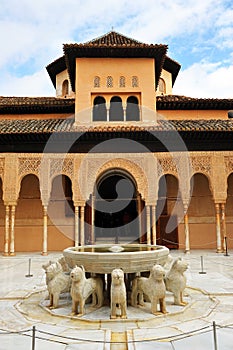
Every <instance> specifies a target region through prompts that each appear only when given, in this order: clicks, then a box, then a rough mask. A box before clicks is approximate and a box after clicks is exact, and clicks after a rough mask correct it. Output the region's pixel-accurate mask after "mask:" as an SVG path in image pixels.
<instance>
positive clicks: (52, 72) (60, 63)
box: [46, 56, 66, 89]
mask: <svg viewBox="0 0 233 350" xmlns="http://www.w3.org/2000/svg"><path fill="white" fill-rule="evenodd" d="M46 70H47V72H48V74H49V76H50V79H51V80H52V83H53V86H54V87H55V89H56V76H57V75H58V74H59V73H61V72H63V71H64V70H66V61H65V56H62V57H59V58H58V59H56V60H55V61H53V62H52V63H50V64H48V65H47V67H46Z"/></svg>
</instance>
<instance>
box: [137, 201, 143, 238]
mask: <svg viewBox="0 0 233 350" xmlns="http://www.w3.org/2000/svg"><path fill="white" fill-rule="evenodd" d="M137 207H138V229H139V232H138V235H139V242H140V243H142V203H141V198H140V196H138V197H137Z"/></svg>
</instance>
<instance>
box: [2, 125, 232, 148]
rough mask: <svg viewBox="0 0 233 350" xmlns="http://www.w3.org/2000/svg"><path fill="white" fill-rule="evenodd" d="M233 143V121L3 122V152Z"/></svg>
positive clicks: (209, 146)
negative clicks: (116, 123)
mask: <svg viewBox="0 0 233 350" xmlns="http://www.w3.org/2000/svg"><path fill="white" fill-rule="evenodd" d="M48 140H50V141H49V146H48ZM51 140H52V142H51ZM106 140H112V141H113V142H111V143H110V145H109V143H108V146H107V148H105V146H104V145H105V143H104V142H103V141H106ZM114 140H115V141H114ZM127 140H134V141H136V144H135V143H129V142H127ZM232 141H233V121H232V120H208V121H207V120H201V121H200V120H198V121H197V120H193V121H190V120H182V121H176V120H172V121H167V120H166V121H165V120H161V121H158V123H156V124H155V125H152V126H150V127H146V126H145V127H144V126H139V125H136V124H135V125H133V124H132V125H114V126H113V125H112V126H111V125H109V126H103V125H96V126H91V127H86V126H83V127H79V126H78V127H77V126H75V124H74V119H73V118H69V119H66V120H61V119H58V120H51V119H50V120H30V121H26V120H5V121H4V120H2V121H0V152H30V153H34V152H43V151H46V152H52V153H59V152H61V153H64V152H65V153H66V152H67V153H68V152H75V153H77V152H82V153H83V152H90V151H91V149H92V148H93V147H94V146H96V145H100V147H98V152H108V153H109V152H127V153H131V152H132V153H134V152H140V153H141V152H142V148H141V146H140V145H141V144H142V145H143V146H145V151H147V150H148V151H153V152H168V151H169V152H171V151H185V150H189V151H220V150H221V151H223V150H233V142H232ZM46 144H47V146H46ZM101 144H102V145H103V147H102V146H101ZM138 145H139V147H138ZM111 147H112V148H111Z"/></svg>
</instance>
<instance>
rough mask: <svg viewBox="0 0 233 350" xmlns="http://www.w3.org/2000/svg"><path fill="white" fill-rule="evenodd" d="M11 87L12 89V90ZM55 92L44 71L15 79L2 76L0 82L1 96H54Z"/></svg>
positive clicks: (5, 75) (9, 76)
mask: <svg viewBox="0 0 233 350" xmlns="http://www.w3.org/2000/svg"><path fill="white" fill-rule="evenodd" d="M12 87H13V88H12ZM55 94H56V92H55V89H54V86H53V85H52V82H51V81H50V78H49V76H48V74H47V72H46V71H45V70H43V71H39V72H36V73H34V74H32V75H25V76H24V77H22V78H17V77H15V76H12V75H10V74H4V75H3V76H2V77H1V80H0V95H1V96H30V97H37V96H55Z"/></svg>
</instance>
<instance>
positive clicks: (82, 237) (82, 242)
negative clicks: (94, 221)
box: [80, 205, 85, 245]
mask: <svg viewBox="0 0 233 350" xmlns="http://www.w3.org/2000/svg"><path fill="white" fill-rule="evenodd" d="M84 209H85V207H84V206H83V205H82V206H81V232H80V244H81V245H84V244H85V232H84V227H85V226H84Z"/></svg>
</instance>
